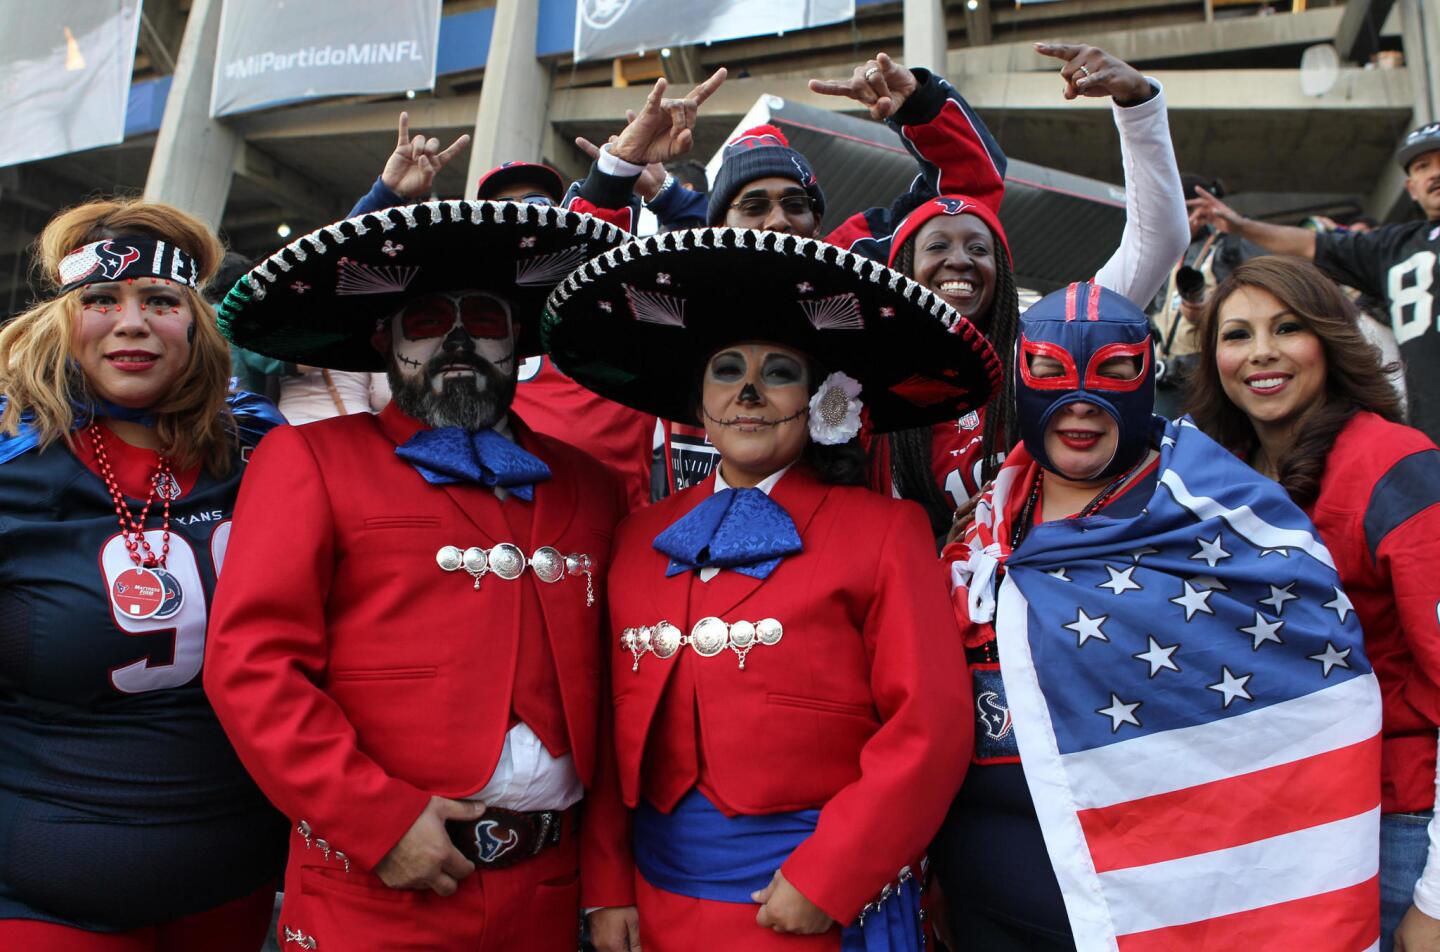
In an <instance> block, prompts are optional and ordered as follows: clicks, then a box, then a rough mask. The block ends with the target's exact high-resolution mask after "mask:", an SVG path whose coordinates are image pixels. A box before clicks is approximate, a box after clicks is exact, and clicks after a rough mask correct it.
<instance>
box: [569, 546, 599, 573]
mask: <svg viewBox="0 0 1440 952" xmlns="http://www.w3.org/2000/svg"><path fill="white" fill-rule="evenodd" d="M592 567H593V566H592V564H591V562H590V556H588V555H586V554H584V553H583V552H581V553H574V552H572V553H570V554H569V555H567V556H565V571H567V572H569V573H570V574H571V575H579V574H580V573H581V572H588V571H590V569H591V568H592Z"/></svg>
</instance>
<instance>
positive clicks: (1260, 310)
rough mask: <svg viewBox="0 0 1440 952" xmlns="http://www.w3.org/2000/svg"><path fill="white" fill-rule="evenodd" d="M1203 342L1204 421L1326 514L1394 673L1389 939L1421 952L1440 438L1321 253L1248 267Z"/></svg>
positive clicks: (1430, 791)
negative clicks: (1370, 338) (1405, 414)
mask: <svg viewBox="0 0 1440 952" xmlns="http://www.w3.org/2000/svg"><path fill="white" fill-rule="evenodd" d="M1200 339H1201V361H1200V368H1199V370H1198V371H1197V374H1196V379H1195V382H1194V385H1193V389H1192V391H1191V408H1192V409H1191V412H1192V413H1193V415H1194V417H1195V422H1196V423H1197V424H1199V425H1200V427H1201V428H1202V429H1204V430H1205V431H1206V432H1208V433H1209V434H1210V435H1211V436H1213V437H1215V438H1216V439H1217V440H1218V441H1219V442H1220V443H1222V444H1224V445H1225V446H1226V447H1228V448H1229V449H1230V450H1231V451H1233V452H1235V453H1236V454H1238V455H1240V456H1241V457H1243V458H1245V459H1248V460H1249V461H1250V464H1251V465H1252V466H1254V467H1255V468H1256V469H1257V470H1259V471H1260V472H1261V473H1263V474H1264V475H1266V476H1269V477H1270V478H1272V479H1274V480H1276V481H1278V482H1279V483H1280V484H1281V485H1282V486H1284V487H1285V489H1286V490H1287V491H1288V492H1289V493H1290V496H1291V498H1292V499H1293V500H1294V501H1295V502H1296V503H1298V504H1299V505H1300V506H1301V507H1302V508H1304V509H1305V511H1306V513H1307V514H1308V515H1309V516H1310V518H1311V519H1312V520H1313V521H1314V523H1315V526H1316V528H1317V529H1319V530H1320V535H1321V538H1323V539H1324V541H1325V544H1326V546H1327V547H1328V548H1329V549H1330V552H1331V554H1332V555H1333V556H1334V558H1335V565H1336V568H1337V569H1338V571H1339V573H1340V580H1341V582H1342V583H1343V584H1344V587H1345V594H1346V596H1347V597H1348V601H1349V603H1350V604H1351V605H1353V607H1354V611H1355V614H1356V615H1357V616H1359V619H1360V625H1361V628H1363V629H1364V632H1365V651H1366V654H1367V655H1369V657H1370V661H1371V662H1372V663H1373V664H1374V666H1375V673H1376V675H1377V677H1378V678H1379V680H1380V689H1381V692H1382V694H1383V696H1384V703H1385V710H1384V744H1383V754H1382V763H1381V770H1382V778H1381V783H1382V787H1381V789H1382V792H1383V796H1384V802H1383V806H1382V809H1383V811H1384V816H1383V819H1382V823H1381V828H1380V829H1381V833H1380V837H1381V839H1380V897H1381V922H1382V928H1383V930H1384V931H1383V933H1382V935H1381V940H1380V948H1382V949H1389V948H1390V947H1391V935H1392V934H1393V935H1394V937H1395V940H1396V942H1395V947H1396V948H1403V949H1404V950H1406V952H1412V950H1417V949H1426V950H1429V949H1440V921H1437V919H1440V860H1435V859H1434V858H1433V857H1434V856H1435V851H1436V848H1437V847H1436V846H1435V845H1431V844H1434V843H1436V842H1437V840H1440V837H1437V835H1436V831H1435V829H1434V825H1433V823H1431V827H1432V828H1431V831H1430V834H1429V836H1428V837H1427V835H1426V832H1425V828H1426V824H1427V823H1430V822H1431V821H1430V817H1431V815H1432V812H1433V808H1434V804H1435V780H1436V774H1435V764H1436V758H1435V751H1436V726H1437V725H1440V624H1437V614H1436V613H1437V608H1440V575H1437V574H1436V571H1435V569H1436V566H1437V565H1440V450H1437V449H1436V447H1435V444H1434V443H1432V442H1431V441H1430V440H1429V438H1427V437H1426V436H1425V434H1423V433H1421V432H1420V431H1419V430H1416V429H1412V428H1411V427H1408V426H1405V425H1403V424H1402V423H1401V422H1400V420H1401V412H1400V405H1399V400H1398V399H1397V397H1396V395H1395V392H1394V390H1392V389H1391V387H1390V385H1389V383H1388V382H1387V378H1386V376H1385V375H1384V373H1383V372H1382V371H1383V368H1382V367H1381V366H1380V357H1379V354H1378V353H1377V352H1376V351H1375V349H1374V348H1372V347H1371V346H1370V344H1369V343H1367V342H1366V340H1365V338H1364V337H1363V336H1362V334H1361V332H1360V329H1359V327H1358V325H1357V320H1356V314H1355V310H1354V308H1353V307H1352V306H1351V304H1350V302H1349V301H1348V300H1347V299H1346V298H1345V296H1344V295H1343V294H1341V293H1340V290H1339V288H1337V287H1336V286H1335V284H1334V283H1333V282H1332V281H1331V280H1330V279H1329V278H1327V277H1325V275H1324V274H1322V273H1321V272H1320V271H1319V270H1318V269H1316V268H1315V266H1314V265H1312V264H1310V263H1309V262H1306V261H1303V260H1301V259H1299V258H1287V257H1262V258H1255V259H1252V260H1250V261H1247V262H1245V263H1244V264H1243V265H1241V266H1240V267H1238V268H1236V269H1235V271H1234V272H1233V273H1232V274H1231V275H1230V277H1229V278H1227V279H1226V280H1225V281H1224V282H1223V283H1222V284H1221V285H1220V287H1219V288H1217V289H1216V292H1215V294H1214V296H1213V297H1212V298H1211V301H1210V304H1209V305H1208V307H1207V308H1206V311H1205V314H1204V316H1203V319H1202V323H1201V332H1200ZM1282 597H1283V596H1282ZM1427 849H1428V850H1429V851H1430V856H1431V857H1432V859H1431V861H1430V862H1428V863H1427V859H1426V857H1427ZM1417 880H1418V883H1417ZM1412 901H1413V904H1412ZM1407 910H1408V912H1407ZM1402 916H1403V917H1404V921H1403V922H1401V917H1402ZM1397 927H1398V931H1397Z"/></svg>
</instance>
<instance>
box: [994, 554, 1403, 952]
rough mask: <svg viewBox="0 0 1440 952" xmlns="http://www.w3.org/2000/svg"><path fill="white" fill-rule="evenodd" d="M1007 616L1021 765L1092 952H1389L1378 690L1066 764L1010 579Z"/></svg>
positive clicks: (1270, 709) (1003, 645)
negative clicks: (1382, 950)
mask: <svg viewBox="0 0 1440 952" xmlns="http://www.w3.org/2000/svg"><path fill="white" fill-rule="evenodd" d="M998 602H999V604H998V608H997V611H996V621H997V626H996V635H997V638H998V641H999V645H998V647H999V651H1000V656H1001V658H1003V659H1004V667H1003V671H1004V678H1005V688H1006V693H1007V695H1008V699H1009V703H1010V710H1011V712H1012V714H1013V715H1014V723H1015V732H1016V738H1017V740H1018V742H1019V746H1020V758H1021V762H1022V763H1023V764H1024V766H1025V778H1026V782H1027V784H1028V785H1029V787H1030V791H1031V795H1032V797H1033V799H1034V802H1035V808H1036V812H1037V814H1038V815H1039V819H1040V824H1041V827H1042V829H1043V832H1044V835H1045V843H1046V847H1047V849H1048V851H1049V854H1050V859H1051V862H1052V864H1053V865H1054V868H1055V872H1056V876H1057V878H1058V879H1059V882H1060V888H1061V892H1062V893H1063V895H1064V897H1065V907H1066V912H1067V914H1068V916H1069V918H1070V924H1071V927H1072V929H1073V931H1074V936H1075V944H1076V948H1077V949H1078V950H1080V952H1087V950H1104V949H1108V950H1117V949H1118V950H1121V952H1157V950H1181V949H1184V950H1193V949H1278V948H1285V949H1302V950H1310V949H1316V950H1319V949H1324V950H1327V952H1362V950H1370V949H1375V948H1378V944H1379V935H1380V921H1379V908H1380V898H1379V878H1378V877H1379V842H1380V800H1379V791H1378V783H1376V782H1370V781H1372V780H1374V779H1378V777H1379V773H1380V706H1379V703H1378V687H1377V685H1376V683H1375V678H1374V675H1373V674H1368V675H1366V676H1364V677H1357V678H1353V679H1351V680H1348V681H1344V682H1341V683H1339V684H1336V685H1334V686H1333V687H1328V688H1326V689H1324V690H1321V691H1317V692H1315V693H1313V694H1308V695H1305V696H1302V697H1299V698H1295V699H1293V700H1290V701H1286V702H1283V703H1277V704H1273V705H1269V706H1267V707H1262V708H1258V709H1256V710H1254V711H1251V712H1248V713H1245V714H1242V715H1239V716H1235V717H1229V718H1224V719H1221V720H1216V721H1212V722H1209V723H1205V724H1199V725H1196V726H1192V727H1185V728H1180V729H1176V730H1171V731H1165V732H1162V733H1155V734H1149V735H1145V736H1139V737H1135V738H1132V739H1130V740H1127V741H1124V742H1122V743H1116V744H1110V745H1107V746H1103V747H1099V748H1093V749H1088V750H1082V751H1078V752H1075V753H1068V754H1061V753H1060V752H1059V749H1058V745H1057V743H1056V739H1055V733H1054V731H1053V729H1051V725H1050V714H1049V709H1048V708H1047V706H1046V704H1045V701H1044V698H1043V697H1042V696H1041V694H1040V687H1039V682H1038V678H1037V676H1036V671H1035V666H1034V663H1033V659H1032V657H1031V653H1030V649H1029V642H1028V637H1027V632H1026V627H1027V623H1028V617H1029V611H1028V607H1029V606H1028V603H1027V602H1026V600H1025V596H1024V595H1023V594H1022V593H1021V591H1020V589H1019V588H1018V587H1017V586H1016V585H1015V584H1014V583H1013V582H1011V581H1010V580H1009V579H1008V578H1007V579H1006V580H1005V581H1004V582H1003V583H1002V585H1001V587H1000V594H999V599H998ZM1317 725H1323V729H1316V726H1317ZM1357 778H1358V782H1357Z"/></svg>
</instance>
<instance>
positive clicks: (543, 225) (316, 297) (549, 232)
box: [217, 201, 626, 370]
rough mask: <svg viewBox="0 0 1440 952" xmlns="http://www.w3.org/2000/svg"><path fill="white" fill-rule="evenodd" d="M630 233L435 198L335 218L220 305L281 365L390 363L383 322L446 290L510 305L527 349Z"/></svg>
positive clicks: (370, 366) (568, 215)
mask: <svg viewBox="0 0 1440 952" xmlns="http://www.w3.org/2000/svg"><path fill="white" fill-rule="evenodd" d="M625 237H626V233H625V232H624V231H623V230H621V229H620V228H617V227H615V226H614V225H611V224H609V223H607V222H605V221H602V220H601V219H598V218H595V217H593V216H591V215H584V214H581V213H579V212H572V211H567V210H565V209H562V208H554V207H547V206H543V205H530V204H526V203H522V202H468V201H447V202H426V203H425V204H422V205H406V206H401V207H396V208H387V209H384V210H382V211H378V212H370V213H367V214H364V215H359V216H356V217H355V218H347V219H345V220H344V221H340V222H336V223H335V224H333V225H326V226H325V227H324V228H320V229H318V230H316V231H313V232H311V233H310V234H308V235H305V236H303V237H301V238H297V239H296V240H294V241H292V242H290V243H289V244H288V245H286V246H285V247H284V248H281V249H280V250H279V251H277V252H275V253H274V254H273V255H271V256H270V257H268V258H266V259H265V260H264V261H262V262H261V263H260V264H259V265H257V266H256V267H254V268H253V269H251V270H250V271H249V273H247V274H245V275H244V276H243V277H241V278H240V280H239V281H237V282H236V283H235V286H234V287H233V288H231V290H230V292H229V293H228V294H227V295H226V296H225V300H224V301H222V302H221V303H220V306H219V307H218V308H217V313H218V315H219V320H220V329H221V331H222V332H224V334H225V336H226V337H228V338H229V339H230V340H231V341H233V342H234V343H235V344H237V345H239V346H241V347H244V348H246V349H247V350H252V351H255V352H256V353H259V354H264V355H265V356H267V357H275V358H277V359H279V360H285V361H290V362H293V363H299V364H313V365H316V366H319V367H330V368H334V369H337V370H383V369H384V367H385V361H384V358H383V357H382V356H381V355H380V353H379V352H377V351H376V350H375V348H374V347H373V345H372V344H371V338H372V337H373V335H374V333H375V330H376V326H377V322H378V321H380V320H382V319H384V318H386V317H388V316H389V315H391V314H393V313H395V312H396V311H397V310H399V309H400V307H401V306H403V305H404V303H405V302H406V301H409V300H411V299H413V298H416V297H419V296H420V295H423V294H427V293H431V292H435V291H461V290H471V289H475V290H482V291H488V292H490V293H492V294H495V295H498V296H500V297H503V298H505V299H506V300H508V301H509V302H510V305H511V308H512V314H513V315H514V318H515V322H516V324H517V325H518V326H519V328H520V341H519V349H520V352H521V353H522V354H523V355H531V354H537V353H539V352H540V339H539V322H540V315H541V310H542V308H543V306H544V303H545V298H546V295H548V294H549V293H550V291H551V290H552V289H553V288H554V286H555V285H556V283H557V282H559V281H560V280H561V279H562V278H564V277H565V276H566V275H567V274H569V273H570V272H571V271H572V270H573V269H574V268H575V267H577V266H578V265H580V264H582V263H584V262H585V260H586V259H588V258H590V257H592V256H593V255H595V254H597V253H599V252H601V251H604V250H605V249H607V248H611V247H614V246H615V245H617V244H619V243H620V242H621V241H623V240H624V239H625Z"/></svg>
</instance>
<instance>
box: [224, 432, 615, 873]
mask: <svg viewBox="0 0 1440 952" xmlns="http://www.w3.org/2000/svg"><path fill="white" fill-rule="evenodd" d="M511 420H512V422H513V424H514V430H515V433H516V437H517V439H518V441H519V442H520V443H521V444H522V445H523V446H524V447H525V448H526V449H528V450H530V451H531V452H532V453H534V454H535V455H537V456H539V457H540V458H541V459H543V460H545V461H546V462H547V463H548V464H549V466H550V468H551V471H552V473H553V475H552V478H551V479H550V480H548V481H546V482H543V483H540V484H538V485H537V486H536V487H535V499H534V502H533V503H526V502H523V501H521V500H518V499H516V498H515V497H511V498H510V499H509V500H507V501H506V502H505V503H503V504H502V503H501V502H500V501H499V500H498V499H497V498H496V497H495V495H494V493H493V492H492V491H491V490H489V489H486V488H483V487H478V486H470V485H464V484H456V485H449V486H432V485H430V484H429V483H427V482H425V480H424V479H422V478H421V476H420V474H419V473H418V472H416V470H415V469H414V468H413V467H411V466H410V464H408V463H406V462H405V461H404V460H402V459H400V458H399V457H398V456H396V455H395V447H396V446H397V445H398V444H400V443H403V442H405V441H406V440H407V439H409V438H410V437H411V436H412V435H413V434H414V433H415V432H416V431H417V430H419V429H420V428H421V424H419V423H417V422H416V421H414V420H412V419H411V418H409V417H407V416H405V414H403V413H401V412H400V411H399V410H398V409H396V408H395V407H394V405H391V406H390V407H387V408H386V409H385V410H384V411H383V412H381V413H380V414H379V415H378V416H371V415H369V414H363V413H362V414H354V415H352V416H346V417H339V418H336V419H332V420H324V421H321V422H318V423H313V424H309V425H307V426H303V427H280V428H278V429H276V430H273V431H272V432H271V433H270V435H269V436H267V437H266V438H265V439H264V440H263V441H262V442H261V445H260V447H259V448H258V449H257V450H256V452H255V455H254V458H253V459H252V461H251V464H250V467H249V469H248V471H247V472H246V476H245V481H244V483H243V485H242V486H241V489H240V498H239V501H238V503H237V504H236V509H235V522H234V530H233V533H232V536H231V540H230V547H229V550H228V553H227V555H226V560H225V570H224V573H223V577H224V581H223V582H222V583H221V584H220V585H219V586H218V589H217V591H216V596H215V606H214V612H213V615H212V619H213V620H212V622H211V630H210V636H209V641H208V644H207V649H206V658H205V675H204V676H205V689H206V691H207V693H208V694H209V696H210V698H211V701H212V703H213V704H214V706H215V711H216V713H217V714H218V715H219V717H220V721H221V723H222V724H223V725H224V727H225V730H226V733H227V734H229V736H230V739H231V741H232V742H233V743H234V745H235V749H236V751H237V752H238V753H239V754H240V759H241V760H242V761H243V762H244V764H245V766H246V767H247V768H248V769H249V771H250V773H251V774H252V775H253V776H254V778H255V780H256V782H257V783H258V784H259V785H260V787H261V789H262V790H263V791H264V792H265V793H266V795H267V796H269V798H270V799H271V801H272V802H273V803H274V804H275V805H276V806H277V807H279V808H280V810H281V811H283V812H284V813H285V814H286V815H287V816H289V817H291V818H292V819H293V820H295V821H296V822H297V824H298V822H299V821H300V820H304V821H305V822H306V824H307V825H308V827H309V828H310V830H311V831H312V833H313V836H315V837H316V838H323V839H325V840H326V841H327V844H328V846H329V848H330V849H331V850H338V851H341V852H343V853H344V854H345V856H346V857H347V858H348V860H349V861H350V863H351V864H352V865H354V866H356V867H358V871H364V870H369V869H372V868H373V867H374V866H375V865H376V864H377V863H379V862H380V860H381V859H382V858H383V857H384V856H385V854H386V853H387V852H389V850H390V848H391V847H392V846H394V845H395V844H396V843H397V842H398V841H399V840H400V838H401V837H402V836H403V835H404V834H405V832H406V830H408V829H409V828H410V825H411V824H412V823H413V822H414V820H415V818H416V817H417V816H419V815H420V813H421V811H422V810H423V809H424V808H425V805H426V803H427V802H428V800H429V798H430V797H431V796H432V795H438V796H442V797H464V796H466V795H468V794H472V793H474V792H475V791H477V790H479V789H480V788H481V787H482V786H483V785H484V784H485V782H486V781H487V780H488V779H489V777H490V775H491V773H492V772H493V770H494V767H495V764H496V761H497V759H498V758H499V755H500V751H501V747H502V745H503V743H504V738H505V733H506V731H507V730H508V728H509V727H510V725H511V724H512V692H513V689H514V687H515V681H516V672H517V655H518V652H519V649H520V640H521V639H522V638H527V637H528V638H541V639H546V644H547V645H548V648H549V650H550V654H551V655H552V657H553V667H554V668H555V669H556V677H557V679H558V688H559V690H558V697H559V698H560V699H561V702H562V706H563V708H564V710H563V721H562V720H561V719H556V723H562V722H563V724H564V730H565V731H566V732H567V733H568V738H565V740H567V741H568V746H569V749H570V751H571V753H573V754H574V759H575V767H576V770H577V771H578V773H579V775H580V779H581V780H582V781H583V782H585V783H586V784H587V785H588V784H590V783H591V782H592V780H593V777H594V770H595V761H596V741H597V737H596V733H597V731H596V721H597V718H598V708H599V699H600V695H601V692H602V682H601V675H600V660H601V657H600V651H601V644H602V639H601V636H600V629H601V625H602V622H603V618H604V603H603V601H602V600H601V599H600V597H599V596H600V595H601V594H602V592H603V589H602V588H601V586H602V585H603V582H604V577H605V567H606V562H607V558H606V553H607V552H608V550H609V546H610V535H611V532H612V530H613V528H614V525H615V522H616V520H617V519H618V518H619V513H620V511H621V503H620V499H621V495H620V490H619V488H618V487H617V486H616V485H615V484H614V483H613V481H612V480H611V479H610V478H609V477H608V475H606V474H604V471H603V470H600V469H599V468H598V467H597V466H596V465H595V463H594V461H593V460H591V459H590V457H588V456H585V455H584V454H583V453H580V452H579V451H578V450H575V449H572V448H571V447H569V446H567V445H566V444H564V443H561V442H559V441H557V440H554V439H552V438H550V437H547V436H544V435H541V434H538V433H534V432H533V431H531V430H530V429H529V428H528V427H526V426H524V425H523V424H521V423H519V421H517V420H515V418H514V417H513V416H512V417H511ZM519 507H533V509H531V510H530V513H533V518H531V519H530V520H528V521H527V520H526V519H525V515H526V514H529V513H521V511H520V510H519ZM507 513H508V515H507ZM512 523H514V524H517V525H518V526H519V527H520V529H519V531H517V530H516V529H515V528H512ZM527 523H528V524H527ZM526 529H528V532H526V531H525V530H526ZM522 533H523V534H522ZM525 535H528V544H522V545H521V548H522V549H523V550H524V551H525V553H526V555H527V556H528V555H529V554H530V553H531V552H532V551H534V549H536V548H538V547H540V546H542V545H551V546H554V547H555V548H557V549H559V550H560V552H561V553H562V554H570V553H586V554H589V555H590V556H591V558H592V560H593V562H594V568H593V570H592V571H593V572H594V573H595V585H596V596H597V597H596V602H595V605H594V606H593V607H587V606H586V604H585V601H586V597H585V579H584V577H583V576H568V577H565V578H562V579H561V580H559V581H558V582H555V583H552V584H544V583H540V582H538V581H537V580H536V579H535V577H534V575H533V573H532V572H530V571H528V570H527V571H525V572H524V573H523V574H522V575H521V576H520V577H519V579H518V580H516V581H506V580H503V579H501V578H499V577H498V576H493V575H489V576H485V577H484V578H482V580H481V582H480V585H479V588H478V590H477V589H476V588H475V587H474V583H473V581H472V579H471V577H470V576H469V575H467V574H466V573H465V572H463V571H460V572H453V573H447V572H444V571H442V570H441V569H440V567H439V566H438V564H437V562H436V552H437V551H438V550H439V549H440V548H441V547H442V546H445V545H455V546H459V547H460V548H462V549H463V548H465V547H468V546H472V545H475V546H482V547H484V548H487V549H488V548H490V547H492V546H494V545H496V544H498V543H501V542H507V541H515V540H516V539H517V538H524V537H525ZM522 586H529V587H532V588H533V591H532V592H531V593H526V592H525V590H524V589H523V588H522ZM532 595H533V596H535V597H538V601H539V605H540V609H541V611H540V612H538V613H536V612H534V611H522V609H523V608H524V605H525V603H526V601H527V600H528V601H529V604H531V605H533V604H534V598H532V597H531V596H532ZM536 614H538V615H539V616H540V617H535V615H536ZM547 687H548V685H547ZM551 696H554V695H551ZM542 738H543V735H542ZM308 845H309V844H308V843H307V842H305V841H304V840H303V839H302V838H301V837H300V836H299V835H292V838H291V847H290V870H289V875H287V880H289V881H291V882H294V880H293V879H291V876H294V875H295V874H297V873H298V871H299V868H298V864H300V863H302V862H303V863H306V864H308V865H312V866H313V865H315V864H316V863H317V862H319V861H318V860H317V859H316V856H315V851H312V850H308V849H307V848H306V847H308ZM376 882H377V884H378V881H376Z"/></svg>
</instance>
